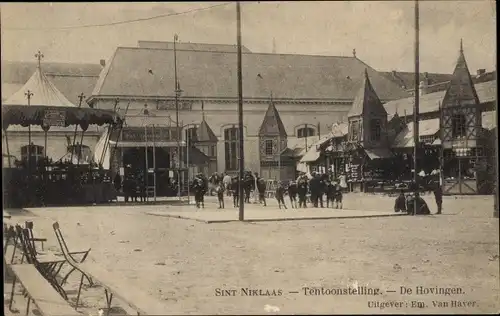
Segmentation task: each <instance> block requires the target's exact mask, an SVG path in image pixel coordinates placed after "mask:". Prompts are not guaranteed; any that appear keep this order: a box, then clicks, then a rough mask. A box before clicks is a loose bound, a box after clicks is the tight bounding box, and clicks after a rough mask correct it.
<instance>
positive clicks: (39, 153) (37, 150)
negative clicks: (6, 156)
mask: <svg viewBox="0 0 500 316" xmlns="http://www.w3.org/2000/svg"><path fill="white" fill-rule="evenodd" d="M29 147H30V146H28V145H26V146H23V147H21V160H28V152H29V155H30V156H31V159H30V160H31V161H34V162H37V161H38V160H39V159H42V158H43V152H44V148H43V146H38V145H33V144H31V148H29ZM28 148H29V149H28Z"/></svg>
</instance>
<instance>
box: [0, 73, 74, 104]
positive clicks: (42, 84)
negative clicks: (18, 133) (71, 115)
mask: <svg viewBox="0 0 500 316" xmlns="http://www.w3.org/2000/svg"><path fill="white" fill-rule="evenodd" d="M28 90H29V91H30V92H31V93H32V94H33V95H32V96H31V99H30V105H40V106H60V107H76V105H74V104H73V103H71V101H69V100H68V99H67V98H66V97H65V96H64V95H63V94H62V93H61V91H59V90H58V89H57V88H56V86H55V85H54V84H53V83H52V82H50V81H49V79H47V77H46V76H45V75H44V74H43V72H42V71H41V69H40V67H38V68H37V69H36V70H35V73H34V74H33V75H32V76H31V78H30V79H29V80H28V82H26V83H25V84H24V86H23V87H22V88H21V89H19V90H18V91H17V92H16V93H14V94H13V95H11V96H10V97H9V98H8V99H7V100H6V101H5V102H2V104H5V105H28V99H27V97H26V94H25V93H26V92H27V91H28Z"/></svg>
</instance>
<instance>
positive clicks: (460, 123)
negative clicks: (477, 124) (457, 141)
mask: <svg viewBox="0 0 500 316" xmlns="http://www.w3.org/2000/svg"><path fill="white" fill-rule="evenodd" d="M451 123H452V125H453V126H452V128H453V130H452V133H453V137H463V136H466V133H467V126H466V124H467V123H466V120H465V115H464V114H454V115H453V117H452V121H451Z"/></svg>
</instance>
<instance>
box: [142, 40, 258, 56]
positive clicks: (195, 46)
mask: <svg viewBox="0 0 500 316" xmlns="http://www.w3.org/2000/svg"><path fill="white" fill-rule="evenodd" d="M175 45H176V49H178V50H199V51H207V52H233V53H235V52H236V51H237V50H238V48H237V46H236V45H227V44H208V43H183V42H177V43H175ZM137 46H139V47H140V48H159V49H174V42H163V41H138V43H137ZM241 51H242V52H243V53H250V50H249V49H248V48H246V47H245V46H241Z"/></svg>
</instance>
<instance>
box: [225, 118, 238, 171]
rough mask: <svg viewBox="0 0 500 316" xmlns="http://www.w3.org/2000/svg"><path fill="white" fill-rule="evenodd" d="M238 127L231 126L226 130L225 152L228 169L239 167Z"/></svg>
mask: <svg viewBox="0 0 500 316" xmlns="http://www.w3.org/2000/svg"><path fill="white" fill-rule="evenodd" d="M238 138H239V137H238V128H237V127H230V128H226V129H225V130H224V154H225V158H226V170H237V169H238V144H239V142H238Z"/></svg>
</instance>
